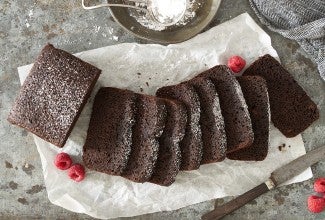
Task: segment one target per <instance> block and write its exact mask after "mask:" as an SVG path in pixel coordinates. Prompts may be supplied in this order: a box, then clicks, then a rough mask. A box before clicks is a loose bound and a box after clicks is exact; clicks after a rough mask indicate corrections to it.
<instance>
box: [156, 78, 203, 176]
mask: <svg viewBox="0 0 325 220" xmlns="http://www.w3.org/2000/svg"><path fill="white" fill-rule="evenodd" d="M156 94H157V96H158V97H162V98H167V99H176V100H178V101H180V102H182V103H183V104H184V105H185V107H186V111H187V125H186V129H185V136H184V138H183V140H182V141H181V143H180V148H181V153H182V163H181V170H195V169H199V167H200V163H201V159H202V137H201V128H200V124H199V122H200V103H199V97H198V95H197V94H196V92H195V91H194V89H193V88H192V87H191V86H188V85H186V84H182V83H181V84H178V85H174V86H165V87H162V88H160V89H158V91H157V93H156Z"/></svg>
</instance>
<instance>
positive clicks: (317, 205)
mask: <svg viewBox="0 0 325 220" xmlns="http://www.w3.org/2000/svg"><path fill="white" fill-rule="evenodd" d="M324 208H325V199H324V198H322V197H318V196H309V197H308V209H309V211H311V212H313V213H319V212H322V211H323V210H324Z"/></svg>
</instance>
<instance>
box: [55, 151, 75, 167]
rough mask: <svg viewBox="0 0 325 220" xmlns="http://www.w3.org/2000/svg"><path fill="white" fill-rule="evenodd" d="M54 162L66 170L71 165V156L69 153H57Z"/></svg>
mask: <svg viewBox="0 0 325 220" xmlns="http://www.w3.org/2000/svg"><path fill="white" fill-rule="evenodd" d="M54 164H55V166H56V167H57V168H59V169H60V170H66V169H69V168H70V167H71V164H72V160H71V157H70V156H69V154H67V153H59V154H58V155H56V157H55V160H54Z"/></svg>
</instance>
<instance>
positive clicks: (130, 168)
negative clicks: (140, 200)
mask: <svg viewBox="0 0 325 220" xmlns="http://www.w3.org/2000/svg"><path fill="white" fill-rule="evenodd" d="M136 96H137V101H136V108H137V111H136V115H135V124H134V127H133V131H132V147H131V154H130V157H129V160H128V164H127V166H126V168H125V170H124V171H123V173H122V176H123V177H125V178H127V179H129V180H132V181H134V182H139V183H143V182H146V181H148V180H149V179H150V178H151V176H152V174H153V170H154V167H155V165H156V162H157V158H158V151H159V142H158V139H159V137H160V136H161V135H162V133H163V129H164V126H165V119H166V107H165V103H164V102H162V101H160V100H159V99H158V98H156V97H154V96H149V95H142V94H137V95H136Z"/></svg>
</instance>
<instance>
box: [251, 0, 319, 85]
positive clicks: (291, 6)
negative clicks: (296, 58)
mask: <svg viewBox="0 0 325 220" xmlns="http://www.w3.org/2000/svg"><path fill="white" fill-rule="evenodd" d="M249 2H250V4H251V6H252V8H253V10H254V11H255V13H256V15H257V17H258V18H259V19H260V20H261V22H262V23H263V24H265V25H266V26H267V27H268V28H269V29H270V30H272V31H275V32H278V33H280V34H281V35H283V36H284V37H286V38H290V39H293V40H296V41H297V42H298V43H299V44H300V46H301V47H302V48H303V49H304V50H305V51H306V52H307V53H308V54H310V56H311V57H312V58H313V59H314V61H315V62H316V63H317V65H318V70H319V72H320V75H321V77H322V78H323V80H325V0H249Z"/></svg>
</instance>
